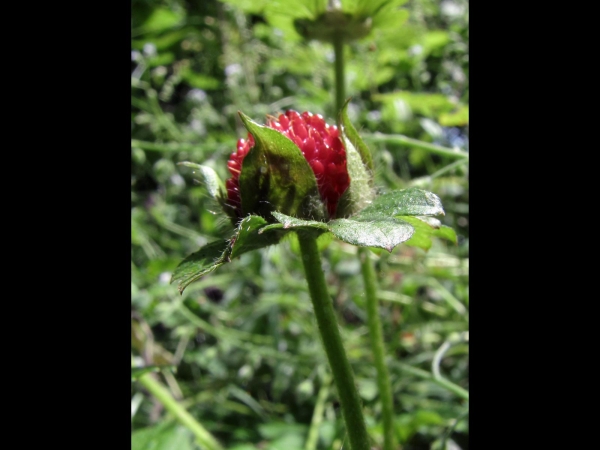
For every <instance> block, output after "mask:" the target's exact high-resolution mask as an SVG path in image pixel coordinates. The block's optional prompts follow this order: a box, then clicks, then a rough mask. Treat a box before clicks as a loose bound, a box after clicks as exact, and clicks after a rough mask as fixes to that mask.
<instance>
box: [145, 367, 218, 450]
mask: <svg viewBox="0 0 600 450" xmlns="http://www.w3.org/2000/svg"><path fill="white" fill-rule="evenodd" d="M137 381H139V382H140V383H141V384H142V386H144V387H145V388H146V389H148V391H149V392H150V393H151V394H152V395H153V396H154V397H156V399H157V400H158V401H159V402H161V403H162V405H163V406H164V407H165V409H166V410H167V411H169V412H170V413H171V414H173V415H174V416H175V418H176V419H177V420H178V421H179V423H181V424H182V425H183V426H185V427H187V428H188V429H189V430H190V431H191V432H192V433H194V435H195V436H196V439H197V440H198V443H200V445H202V446H204V448H206V449H207V450H223V447H221V445H220V444H219V443H218V442H217V440H216V439H215V438H214V437H213V436H212V434H210V433H209V432H208V430H206V428H204V427H203V426H202V425H200V424H199V423H198V422H197V421H196V419H194V418H193V417H192V415H191V414H190V413H189V412H187V411H186V410H185V409H184V408H183V406H181V405H180V404H179V403H178V402H177V400H175V399H174V398H173V397H172V396H171V394H170V392H169V391H168V390H167V389H166V388H165V387H164V386H163V385H162V384H160V383H159V382H158V381H156V380H155V379H154V378H153V377H152V374H150V373H146V374H144V375H142V376H141V377H139V378H138V379H137Z"/></svg>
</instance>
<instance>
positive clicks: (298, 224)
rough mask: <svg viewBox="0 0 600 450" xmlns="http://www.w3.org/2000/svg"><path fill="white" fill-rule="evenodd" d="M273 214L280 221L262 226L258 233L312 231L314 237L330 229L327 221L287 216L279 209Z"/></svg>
mask: <svg viewBox="0 0 600 450" xmlns="http://www.w3.org/2000/svg"><path fill="white" fill-rule="evenodd" d="M272 214H273V217H275V219H277V221H278V222H279V223H274V224H271V225H267V226H266V227H264V228H261V229H260V231H259V232H258V234H262V233H264V232H266V231H271V230H279V231H280V232H282V233H287V232H288V231H301V232H305V233H311V234H313V236H314V237H318V236H320V235H321V234H323V233H326V232H328V231H329V228H328V226H327V224H326V223H325V222H317V221H315V220H303V219H297V218H296V217H291V216H287V215H285V214H282V213H280V212H277V211H273V212H272Z"/></svg>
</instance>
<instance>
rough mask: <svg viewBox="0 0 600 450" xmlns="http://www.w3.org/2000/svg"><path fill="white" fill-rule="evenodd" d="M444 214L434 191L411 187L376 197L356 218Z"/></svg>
mask: <svg viewBox="0 0 600 450" xmlns="http://www.w3.org/2000/svg"><path fill="white" fill-rule="evenodd" d="M438 214H442V215H443V214H444V208H443V207H442V202H441V201H440V198H439V197H438V196H437V195H435V194H433V193H432V192H428V191H424V190H423V189H418V188H409V189H403V190H399V191H392V192H388V193H387V194H383V195H380V196H378V197H376V198H375V199H374V200H373V202H372V203H371V205H370V206H368V207H366V208H365V209H363V210H362V211H360V213H358V215H356V216H354V217H353V219H354V220H364V219H365V218H378V219H382V218H385V217H394V216H434V215H438Z"/></svg>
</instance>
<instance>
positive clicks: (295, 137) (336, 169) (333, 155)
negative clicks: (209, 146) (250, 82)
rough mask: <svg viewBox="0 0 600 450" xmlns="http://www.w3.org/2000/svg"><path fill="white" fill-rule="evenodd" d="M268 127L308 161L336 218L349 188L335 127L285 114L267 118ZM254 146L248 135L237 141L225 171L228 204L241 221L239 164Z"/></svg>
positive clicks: (310, 116)
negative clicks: (291, 142)
mask: <svg viewBox="0 0 600 450" xmlns="http://www.w3.org/2000/svg"><path fill="white" fill-rule="evenodd" d="M267 126H268V127H270V128H273V129H274V130H277V131H279V132H281V133H282V134H283V135H284V136H286V137H287V138H289V139H290V140H292V141H293V142H294V143H295V144H296V145H297V146H298V148H299V149H300V150H301V151H302V154H303V155H304V157H305V158H306V160H307V161H308V164H309V165H310V167H311V168H312V170H313V173H314V174H315V178H316V179H317V186H318V187H319V193H320V194H321V199H322V200H323V202H324V203H325V205H326V206H327V211H328V213H329V217H330V218H335V213H336V210H337V204H338V202H339V199H340V197H341V196H342V194H343V193H344V192H345V191H346V189H348V186H349V185H350V177H349V176H348V169H347V167H346V151H345V149H344V145H343V144H342V140H341V139H340V138H339V131H338V129H337V127H336V126H335V125H328V124H327V123H326V122H325V120H324V119H323V116H321V115H320V114H316V115H315V114H312V113H309V112H303V113H302V114H298V113H297V112H296V111H293V110H288V111H286V113H285V114H280V115H279V118H278V119H276V118H275V117H269V120H268V121H267ZM253 146H254V138H253V137H252V135H251V134H250V133H248V140H244V139H240V140H239V141H238V145H237V152H235V153H232V154H231V157H230V158H229V161H228V162H227V167H228V168H229V172H231V175H232V177H231V178H230V179H228V180H227V182H226V188H227V196H228V204H229V205H230V206H231V207H232V208H234V210H235V211H236V215H237V217H238V218H239V217H241V215H242V211H241V197H240V191H239V187H240V186H239V177H240V173H241V170H242V161H243V160H244V157H245V156H246V155H247V154H248V152H249V151H250V149H251V148H252V147H253Z"/></svg>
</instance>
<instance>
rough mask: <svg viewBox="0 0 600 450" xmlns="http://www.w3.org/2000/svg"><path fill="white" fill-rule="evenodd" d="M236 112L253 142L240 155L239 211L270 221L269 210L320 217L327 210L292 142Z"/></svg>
mask: <svg viewBox="0 0 600 450" xmlns="http://www.w3.org/2000/svg"><path fill="white" fill-rule="evenodd" d="M239 115H240V117H241V119H242V122H243V123H244V126H245V127H246V129H247V130H248V132H250V133H251V134H252V136H253V137H254V141H255V145H254V147H252V148H251V149H250V151H249V152H248V154H247V155H246V157H245V158H244V161H243V163H242V172H241V174H240V179H239V181H240V195H241V200H242V211H243V213H244V214H256V215H259V216H261V217H263V218H265V219H266V220H267V221H271V222H273V221H274V219H273V216H272V215H271V212H272V211H279V212H282V213H283V214H287V215H291V216H299V217H306V218H311V219H315V220H324V219H325V218H326V217H327V212H326V211H327V210H326V208H325V205H324V204H323V202H322V200H321V196H320V194H319V189H318V186H317V179H316V178H315V175H314V173H313V171H312V169H311V168H310V166H309V164H308V162H307V161H306V159H305V158H304V155H302V152H301V151H300V149H299V148H298V147H297V146H296V144H294V143H293V142H292V141H291V140H290V139H288V138H287V137H285V136H284V135H283V134H281V133H280V132H279V131H276V130H274V129H272V128H269V127H266V126H262V125H259V124H257V123H255V122H253V121H252V120H251V119H250V118H249V117H248V116H246V115H244V114H243V113H242V112H239Z"/></svg>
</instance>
